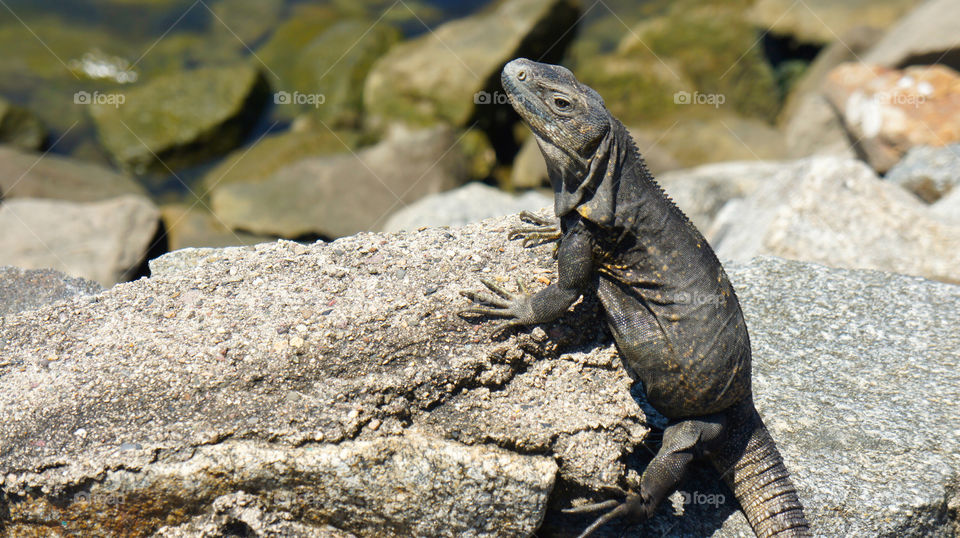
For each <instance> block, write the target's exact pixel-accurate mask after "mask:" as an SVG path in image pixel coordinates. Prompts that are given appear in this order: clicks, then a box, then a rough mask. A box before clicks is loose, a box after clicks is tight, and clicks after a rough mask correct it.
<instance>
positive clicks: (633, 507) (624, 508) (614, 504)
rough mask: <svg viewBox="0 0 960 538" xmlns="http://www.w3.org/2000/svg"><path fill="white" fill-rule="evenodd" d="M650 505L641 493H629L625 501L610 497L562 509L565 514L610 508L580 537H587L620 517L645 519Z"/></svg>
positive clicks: (586, 512) (588, 512) (585, 512)
mask: <svg viewBox="0 0 960 538" xmlns="http://www.w3.org/2000/svg"><path fill="white" fill-rule="evenodd" d="M648 508H649V506H648V505H647V503H646V502H645V501H644V500H643V497H642V496H640V495H635V494H629V495H627V498H626V500H624V501H623V502H621V501H617V500H614V499H610V500H609V501H603V502H599V503H594V504H587V505H584V506H577V507H574V508H565V509H563V510H561V512H563V513H564V514H590V513H593V512H600V511H603V510H609V511H608V512H607V513H606V514H603V515H602V516H600V517H598V518H597V519H595V520H594V521H593V523H591V524H590V526H589V527H587V528H586V529H584V531H583V532H582V533H580V536H579V537H578V538H586V537H587V536H590V535H591V534H593V533H594V532H596V530H597V529H599V528H600V527H602V526H604V525H606V524H607V523H609V522H611V521H613V520H614V519H617V518H618V517H625V516H626V517H631V518H635V519H645V517H644V516H646V515H647V514H648V511H647V509H648Z"/></svg>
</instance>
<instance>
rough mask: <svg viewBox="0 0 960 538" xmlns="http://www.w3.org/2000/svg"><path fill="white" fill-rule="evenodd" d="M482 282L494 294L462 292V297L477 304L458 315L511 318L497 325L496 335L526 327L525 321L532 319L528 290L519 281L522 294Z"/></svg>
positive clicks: (491, 282) (489, 281) (485, 281)
mask: <svg viewBox="0 0 960 538" xmlns="http://www.w3.org/2000/svg"><path fill="white" fill-rule="evenodd" d="M480 282H482V283H483V285H484V286H486V287H487V289H488V290H490V291H491V292H493V293H485V292H480V291H472V290H461V291H460V295H462V296H464V297H466V298H467V299H470V300H471V301H473V302H474V303H475V305H474V306H470V307H467V308H464V309H462V310H460V311H458V312H457V314H458V315H460V316H465V315H480V316H496V317H501V318H509V319H508V320H506V321H504V322H502V323H500V324H498V325H496V326H495V327H494V333H500V332H502V331H505V330H507V329H511V328H513V327H518V326H520V325H525V324H526V323H527V322H526V321H525V320H526V319H527V318H528V317H530V314H531V312H530V298H529V296H528V295H527V294H526V289H525V288H524V286H523V284H522V283H521V282H520V281H519V280H518V281H517V285H518V286H519V288H520V293H511V292H509V291H507V290H506V289H504V288H502V287H501V286H500V285H499V284H497V283H495V282H494V281H492V280H489V279H481V280H480Z"/></svg>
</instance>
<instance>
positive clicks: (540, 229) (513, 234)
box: [507, 211, 563, 247]
mask: <svg viewBox="0 0 960 538" xmlns="http://www.w3.org/2000/svg"><path fill="white" fill-rule="evenodd" d="M520 220H521V221H523V222H524V223H525V224H527V226H519V227H516V228H511V229H510V232H509V233H508V234H507V238H508V239H521V238H522V239H523V246H525V247H532V246H535V245H540V244H543V243H548V242H551V241H558V240H559V239H560V237H562V235H563V234H562V233H561V231H560V221H559V220H557V219H551V218H544V217H541V216H539V215H537V214H535V213H531V212H530V211H521V212H520Z"/></svg>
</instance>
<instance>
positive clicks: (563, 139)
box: [500, 58, 619, 223]
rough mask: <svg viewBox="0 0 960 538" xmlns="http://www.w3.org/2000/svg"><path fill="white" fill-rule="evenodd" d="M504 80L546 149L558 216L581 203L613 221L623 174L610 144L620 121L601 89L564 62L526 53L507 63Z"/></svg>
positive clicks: (591, 212) (589, 212)
mask: <svg viewBox="0 0 960 538" xmlns="http://www.w3.org/2000/svg"><path fill="white" fill-rule="evenodd" d="M500 81H501V83H502V84H503V88H504V90H506V92H507V97H508V98H509V99H510V104H511V105H513V108H514V109H515V110H516V111H517V113H518V114H520V117H521V118H523V121H524V122H526V124H527V125H528V126H529V127H530V130H531V131H533V135H534V137H535V138H536V140H537V145H538V146H540V151H541V152H542V153H543V157H544V160H545V161H546V163H547V172H548V175H549V176H550V183H551V184H552V185H553V190H554V193H555V197H554V209H555V211H556V214H557V216H559V217H564V216H565V215H567V214H568V213H570V212H571V211H573V210H575V209H576V210H577V211H578V212H579V213H580V214H581V215H584V216H587V215H589V216H590V217H589V218H590V219H593V220H595V221H597V222H600V223H609V222H612V220H613V218H614V205H615V198H616V191H617V184H618V183H617V178H618V177H619V174H616V173H613V172H616V170H617V169H616V166H617V163H616V162H615V159H616V157H615V156H611V148H612V147H613V145H614V143H615V141H614V140H613V138H614V136H613V130H614V124H617V125H619V122H617V121H616V120H614V119H613V118H612V117H611V116H610V113H609V112H608V111H607V108H606V107H605V106H604V104H603V98H601V97H600V94H598V93H597V92H596V91H594V90H593V88H590V87H589V86H587V85H585V84H583V83H581V82H580V81H578V80H577V79H576V77H574V76H573V73H571V72H570V70H569V69H567V68H565V67H562V66H559V65H550V64H542V63H538V62H533V61H530V60H527V59H526V58H518V59H516V60H513V61H511V62H510V63H508V64H507V65H506V66H504V68H503V73H501V75H500ZM611 159H613V160H611Z"/></svg>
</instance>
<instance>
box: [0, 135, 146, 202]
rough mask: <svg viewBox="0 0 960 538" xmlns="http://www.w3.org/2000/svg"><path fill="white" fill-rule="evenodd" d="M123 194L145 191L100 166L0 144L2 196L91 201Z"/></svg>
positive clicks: (125, 177)
mask: <svg viewBox="0 0 960 538" xmlns="http://www.w3.org/2000/svg"><path fill="white" fill-rule="evenodd" d="M123 194H145V191H144V189H143V187H141V186H140V185H139V184H137V183H136V182H134V181H133V180H132V179H131V178H130V177H128V176H125V175H122V174H118V173H116V172H114V171H113V170H110V169H108V168H104V167H103V166H98V165H96V164H91V163H87V162H83V161H80V160H76V159H70V158H67V157H62V156H59V155H51V154H49V153H47V154H45V155H41V154H39V153H29V152H24V151H20V150H18V149H16V148H13V147H9V146H2V145H0V197H2V198H8V199H9V198H54V199H58V200H71V201H75V202H92V201H95V200H105V199H107V198H114V197H116V196H121V195H123Z"/></svg>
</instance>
